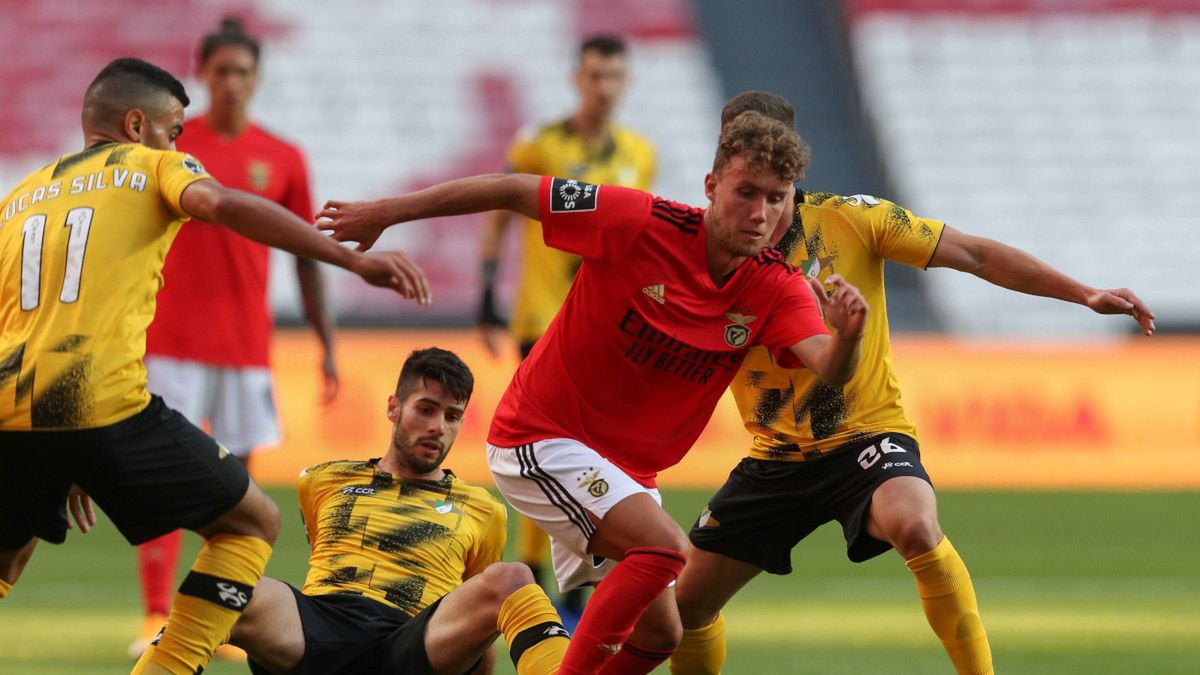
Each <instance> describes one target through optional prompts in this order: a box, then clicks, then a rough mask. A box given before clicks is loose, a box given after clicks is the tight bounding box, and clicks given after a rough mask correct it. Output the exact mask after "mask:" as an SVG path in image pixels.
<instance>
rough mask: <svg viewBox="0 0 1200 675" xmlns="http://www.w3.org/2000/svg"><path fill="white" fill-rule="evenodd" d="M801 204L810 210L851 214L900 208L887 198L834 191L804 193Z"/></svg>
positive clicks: (871, 213) (866, 213) (865, 213)
mask: <svg viewBox="0 0 1200 675" xmlns="http://www.w3.org/2000/svg"><path fill="white" fill-rule="evenodd" d="M800 206H801V208H804V209H807V210H810V211H815V212H821V211H833V212H838V213H842V214H846V215H850V216H855V215H875V213H874V212H884V211H888V210H889V209H892V208H898V207H897V206H896V205H895V204H893V203H892V202H890V201H888V200H886V199H883V198H881V197H876V196H874V195H869V194H854V195H839V194H834V193H832V192H810V191H804V192H803V193H802V199H801V200H800Z"/></svg>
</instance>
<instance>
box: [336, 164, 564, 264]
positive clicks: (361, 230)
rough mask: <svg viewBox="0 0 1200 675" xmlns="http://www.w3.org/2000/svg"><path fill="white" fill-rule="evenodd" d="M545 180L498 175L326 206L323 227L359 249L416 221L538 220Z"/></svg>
mask: <svg viewBox="0 0 1200 675" xmlns="http://www.w3.org/2000/svg"><path fill="white" fill-rule="evenodd" d="M540 182H541V177H540V176H534V175H531V174H525V173H493V174H485V175H482V176H472V177H470V178H459V179H457V180H452V181H448V182H446V183H441V184H439V185H434V186H433V187H431V188H426V189H424V190H421V191H419V192H412V193H409V194H406V195H401V196H399V197H389V198H386V199H377V200H374V201H362V202H340V201H335V200H330V201H328V202H325V208H323V209H321V211H320V212H318V213H317V227H319V228H321V229H322V230H329V231H331V232H333V238H334V239H337V240H338V241H354V242H358V250H359V251H365V250H367V249H369V248H371V247H372V246H373V245H375V241H376V240H377V239H379V235H380V234H383V231H384V230H386V229H387V228H388V227H390V226H392V225H396V224H398V223H405V222H408V221H410V220H422V219H425V218H438V217H442V216H460V215H462V214H464V213H480V212H482V211H495V210H497V209H504V210H507V211H516V212H517V213H520V214H521V215H523V216H527V217H529V218H534V219H537V218H538V217H539V213H538V207H537V192H538V184H539V183H540Z"/></svg>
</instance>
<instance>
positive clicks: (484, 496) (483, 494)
mask: <svg viewBox="0 0 1200 675" xmlns="http://www.w3.org/2000/svg"><path fill="white" fill-rule="evenodd" d="M446 474H447V477H448V478H449V479H450V484H451V485H452V486H453V490H454V491H455V492H457V493H459V494H461V495H463V496H465V497H467V500H468V501H469V502H471V503H474V504H476V505H477V506H478V507H479V508H481V509H483V510H485V511H487V512H489V513H496V512H499V513H504V512H505V510H504V504H503V503H502V502H501V501H500V500H499V499H497V498H496V495H494V494H492V491H491V490H488V489H487V488H485V487H482V486H479V485H475V484H474V483H470V482H467V481H466V480H463V479H462V478H459V477H458V476H457V475H456V474H454V472H452V471H450V470H449V469H447V470H446Z"/></svg>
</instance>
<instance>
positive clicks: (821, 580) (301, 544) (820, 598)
mask: <svg viewBox="0 0 1200 675" xmlns="http://www.w3.org/2000/svg"><path fill="white" fill-rule="evenodd" d="M271 494H272V496H273V497H274V498H275V500H276V501H277V502H278V503H279V504H280V506H281V508H282V510H283V513H284V523H285V525H284V530H283V532H282V534H281V535H280V539H279V543H278V546H277V548H276V552H275V555H274V557H273V558H272V560H271V564H270V567H269V568H268V573H269V574H271V575H272V576H276V577H279V578H282V579H284V580H286V581H290V582H292V583H297V584H298V583H300V582H301V581H302V580H303V574H304V569H305V561H306V552H307V545H306V543H305V541H304V534H303V531H302V529H301V527H300V525H299V516H298V509H297V507H296V501H295V493H294V492H293V491H291V490H287V489H272V490H271ZM707 495H708V492H707V491H696V492H694V491H668V492H666V494H665V495H664V501H665V503H666V505H667V507H668V509H669V510H670V511H671V512H672V513H673V514H674V515H675V516H676V518H677V519H678V520H679V522H681V523H685V524H689V523H690V522H691V520H692V518H694V516H695V514H696V513H697V512H698V510H699V509H700V507H701V506H702V504H703V502H704V500H705V498H706V497H707ZM940 508H941V515H942V524H943V526H944V528H945V530H946V532H947V533H948V534H949V535H950V537H951V539H952V540H953V541H954V543H955V546H956V547H957V548H958V550H959V552H960V553H961V554H962V556H963V558H964V559H965V560H966V562H967V565H968V567H969V568H970V570H971V573H972V576H973V578H974V580H975V586H976V590H977V592H978V595H979V600H980V606H981V609H982V614H983V620H984V623H985V625H986V626H987V628H988V633H989V637H990V639H991V643H992V649H993V652H994V654H995V659H996V666H997V670H998V672H1001V673H1009V674H1025V675H1037V674H1044V675H1065V674H1073V673H1087V674H1089V675H1095V674H1102V673H1111V674H1113V675H1118V674H1119V675H1129V674H1143V673H1154V674H1160V673H1161V674H1170V673H1179V674H1181V675H1182V674H1184V673H1188V674H1191V673H1200V531H1198V530H1197V514H1200V493H1197V492H1174V493H1114V492H1103V493H1099V492H1072V493H1039V492H943V493H941V495H940ZM197 541H198V539H197V538H196V537H194V536H189V538H188V546H187V548H186V549H185V551H184V560H186V561H190V560H191V558H192V556H194V555H195V550H196V548H197ZM793 563H794V566H795V568H796V572H795V573H793V574H792V575H791V576H788V577H769V576H767V575H763V576H761V577H760V578H758V579H756V580H755V581H753V582H751V584H750V585H749V586H748V587H747V588H746V589H745V590H744V591H743V592H742V594H741V595H739V596H738V597H737V598H735V599H734V601H733V603H732V604H731V605H730V606H729V607H728V608H727V610H726V618H727V623H728V636H729V660H728V662H727V666H726V670H725V672H727V673H733V674H741V673H748V674H754V673H812V674H821V675H837V674H841V673H847V674H849V673H889V674H903V673H911V674H914V675H916V674H920V675H927V674H936V673H952V672H953V670H952V669H951V667H950V666H949V662H948V661H947V659H946V657H945V655H944V653H943V652H942V650H941V646H940V645H939V643H938V642H937V641H936V639H935V638H934V636H933V634H932V633H931V632H930V630H929V628H928V627H927V625H926V623H925V618H924V615H923V614H922V613H921V609H920V605H919V603H918V601H917V599H916V593H915V591H914V588H913V582H912V579H911V577H910V576H909V575H908V572H907V571H906V570H905V568H904V565H903V564H902V562H901V561H900V559H899V557H898V556H896V554H895V553H889V554H886V555H884V556H881V557H879V558H876V559H875V560H872V561H870V562H867V563H864V564H861V565H852V564H851V563H849V562H848V561H847V560H846V558H845V555H844V553H843V544H842V540H841V531H840V529H839V528H837V527H836V526H826V527H825V528H822V529H821V530H820V531H818V532H817V533H816V534H815V535H814V536H813V537H811V538H810V539H809V540H808V541H806V542H804V544H802V545H801V546H800V547H799V548H798V549H797V550H796V552H795V554H794V555H793ZM138 622H139V599H138V591H137V578H136V574H135V562H134V552H133V550H132V549H131V548H129V547H128V546H127V545H126V544H125V543H124V540H122V539H121V538H120V536H119V535H118V534H117V533H116V531H115V530H114V528H113V527H112V525H111V524H110V523H108V522H107V521H105V520H103V518H102V519H101V523H100V524H99V526H98V527H97V529H96V530H95V531H93V532H92V533H91V534H89V535H87V536H80V535H79V534H78V533H74V532H73V533H72V534H71V535H70V536H69V539H68V543H67V544H65V545H63V546H50V545H47V544H42V545H41V546H40V547H39V549H38V551H37V552H36V554H35V555H34V558H33V561H32V563H31V564H30V566H29V568H28V569H27V571H26V573H25V575H24V577H23V578H22V579H21V581H20V583H19V584H18V585H17V587H16V588H15V589H14V591H13V592H12V594H11V595H10V596H9V598H7V599H5V600H4V601H0V673H4V674H5V675H26V674H29V675H32V674H34V673H36V674H38V675H44V674H46V673H53V674H59V673H61V674H64V675H66V674H75V673H123V672H128V668H129V666H130V663H129V662H128V661H127V660H126V659H125V658H124V653H125V646H126V645H127V644H128V642H129V640H130V639H131V638H132V637H133V635H134V632H135V631H136V628H137V625H138ZM497 664H498V667H497V672H498V673H504V674H508V673H512V672H513V669H512V666H511V664H510V663H509V661H508V659H507V655H506V654H505V653H504V652H503V651H501V653H500V656H499V657H498V659H497ZM206 672H208V673H211V674H212V675H223V674H226V673H243V672H246V668H245V666H244V665H240V664H239V665H233V664H228V663H220V662H218V663H214V664H213V665H212V666H211V667H210V668H209V669H208V670H207V671H206ZM657 672H660V673H666V672H667V669H666V667H663V668H660V669H659V671H657Z"/></svg>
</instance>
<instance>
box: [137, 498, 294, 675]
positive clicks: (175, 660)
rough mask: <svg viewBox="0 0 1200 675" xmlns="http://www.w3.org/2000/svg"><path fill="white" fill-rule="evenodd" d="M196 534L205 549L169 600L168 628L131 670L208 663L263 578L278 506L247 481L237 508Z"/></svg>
mask: <svg viewBox="0 0 1200 675" xmlns="http://www.w3.org/2000/svg"><path fill="white" fill-rule="evenodd" d="M196 532H197V533H198V534H200V536H202V537H204V539H205V543H204V547H203V548H202V549H201V550H200V554H199V555H198V556H197V557H196V562H195V563H194V564H193V565H192V569H191V572H190V573H189V574H188V576H187V577H186V578H185V579H184V580H183V583H182V584H181V585H180V587H179V593H177V594H176V596H175V600H174V602H172V603H171V613H170V615H169V616H168V618H167V630H166V632H165V633H164V634H163V636H162V638H161V639H160V641H159V643H158V645H157V649H156V650H155V651H154V653H153V655H152V656H151V657H150V658H149V659H142V660H140V661H139V662H138V665H136V666H135V667H134V670H133V671H132V672H133V673H143V672H144V673H164V672H169V673H193V672H195V671H196V669H197V667H201V666H204V665H206V664H207V663H208V661H209V659H210V658H212V654H213V651H215V650H216V648H217V646H218V645H220V644H221V643H222V642H224V641H225V638H226V637H227V636H228V635H229V632H230V630H231V629H232V627H233V624H234V623H235V622H236V621H237V619H238V616H240V614H241V612H242V611H243V610H244V609H245V607H246V604H247V603H248V602H249V599H250V595H251V593H252V590H253V588H254V586H255V584H257V583H258V581H259V579H260V578H261V577H262V573H263V570H264V569H265V568H266V566H267V559H268V558H269V557H270V555H271V545H272V544H274V543H275V537H276V536H277V535H278V534H279V507H277V506H276V505H275V502H273V501H271V499H270V497H267V495H266V494H265V493H264V492H263V491H262V489H261V488H259V487H258V485H256V484H255V483H254V481H250V485H249V487H248V488H247V490H246V494H245V495H244V496H243V497H242V499H241V501H239V502H238V504H237V505H236V506H234V507H233V508H232V509H230V510H229V511H226V512H225V513H224V514H222V515H221V516H220V517H218V518H217V519H216V520H215V521H213V522H212V523H210V524H208V525H206V526H204V527H201V528H198V529H197V530H196Z"/></svg>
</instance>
